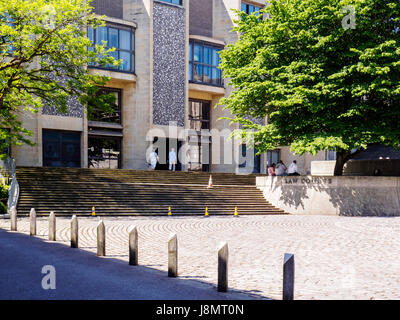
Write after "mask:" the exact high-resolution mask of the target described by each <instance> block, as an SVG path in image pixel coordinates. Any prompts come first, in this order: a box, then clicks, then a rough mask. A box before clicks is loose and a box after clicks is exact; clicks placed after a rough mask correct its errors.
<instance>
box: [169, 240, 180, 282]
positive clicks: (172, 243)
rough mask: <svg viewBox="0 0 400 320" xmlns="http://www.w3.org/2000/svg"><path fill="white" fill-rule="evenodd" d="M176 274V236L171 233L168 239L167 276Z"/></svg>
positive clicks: (175, 275)
mask: <svg viewBox="0 0 400 320" xmlns="http://www.w3.org/2000/svg"><path fill="white" fill-rule="evenodd" d="M177 276H178V237H177V236H176V233H174V234H171V236H170V238H169V240H168V277H174V278H175V277H177Z"/></svg>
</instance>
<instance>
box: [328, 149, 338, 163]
mask: <svg viewBox="0 0 400 320" xmlns="http://www.w3.org/2000/svg"><path fill="white" fill-rule="evenodd" d="M325 160H328V161H333V160H336V151H334V150H326V151H325Z"/></svg>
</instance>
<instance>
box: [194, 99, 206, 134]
mask: <svg viewBox="0 0 400 320" xmlns="http://www.w3.org/2000/svg"><path fill="white" fill-rule="evenodd" d="M192 102H196V103H201V109H202V110H201V117H200V118H198V119H196V118H193V116H192V115H191V114H189V115H188V117H189V121H198V122H201V130H211V101H208V100H199V99H189V104H191V103H192ZM203 104H206V105H208V119H205V118H203V114H204V113H203ZM191 111H192V108H191V105H190V106H189V112H191ZM203 125H205V127H204V128H203ZM189 127H191V124H189ZM192 130H194V129H192ZM196 131H197V130H196ZM197 132H200V131H197Z"/></svg>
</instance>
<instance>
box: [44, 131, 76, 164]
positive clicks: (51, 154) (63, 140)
mask: <svg viewBox="0 0 400 320" xmlns="http://www.w3.org/2000/svg"><path fill="white" fill-rule="evenodd" d="M42 140H43V166H44V167H67V168H80V167H81V133H80V132H73V131H58V130H43V131H42Z"/></svg>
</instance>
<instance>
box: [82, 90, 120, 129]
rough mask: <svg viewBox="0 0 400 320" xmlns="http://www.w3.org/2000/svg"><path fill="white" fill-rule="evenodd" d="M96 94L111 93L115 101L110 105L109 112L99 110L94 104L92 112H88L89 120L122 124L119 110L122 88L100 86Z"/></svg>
mask: <svg viewBox="0 0 400 320" xmlns="http://www.w3.org/2000/svg"><path fill="white" fill-rule="evenodd" d="M97 94H98V95H103V94H112V95H114V96H115V103H114V104H113V105H112V107H111V109H110V110H109V112H107V111H104V110H100V109H98V108H96V106H92V108H93V112H92V113H90V114H88V120H89V121H99V122H107V123H116V124H122V117H121V110H122V90H121V89H114V88H101V89H99V91H98V93H97Z"/></svg>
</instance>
